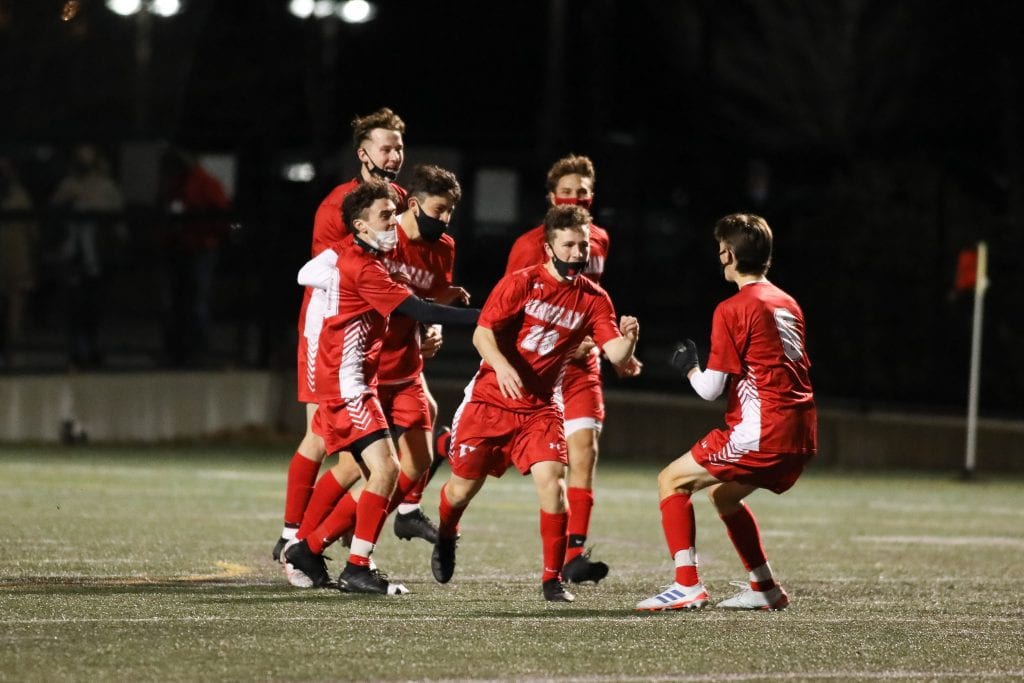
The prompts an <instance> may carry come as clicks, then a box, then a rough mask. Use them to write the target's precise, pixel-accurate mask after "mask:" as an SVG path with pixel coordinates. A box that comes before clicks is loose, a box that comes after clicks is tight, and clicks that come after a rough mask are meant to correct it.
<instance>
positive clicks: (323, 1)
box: [313, 0, 334, 19]
mask: <svg viewBox="0 0 1024 683" xmlns="http://www.w3.org/2000/svg"><path fill="white" fill-rule="evenodd" d="M332 14H334V0H316V2H314V3H313V16H314V17H316V18H317V19H323V18H324V17H329V16H331V15H332Z"/></svg>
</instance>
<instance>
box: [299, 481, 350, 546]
mask: <svg viewBox="0 0 1024 683" xmlns="http://www.w3.org/2000/svg"><path fill="white" fill-rule="evenodd" d="M343 495H345V488H344V487H343V486H342V485H341V484H339V483H338V480H337V479H335V478H334V472H332V471H331V470H327V471H326V472H324V473H323V474H322V475H320V479H318V480H317V482H316V486H315V487H314V488H313V496H312V497H311V498H310V499H309V503H308V504H307V505H306V513H305V514H304V515H302V526H300V527H299V533H298V534H296V536H297V538H307V537H309V534H310V533H312V532H313V529H315V528H316V527H317V526H318V525H319V524H320V523H321V522H323V521H324V520H325V519H327V515H329V514H330V513H331V510H333V509H334V508H335V506H337V505H338V501H339V500H341V497H342V496H343Z"/></svg>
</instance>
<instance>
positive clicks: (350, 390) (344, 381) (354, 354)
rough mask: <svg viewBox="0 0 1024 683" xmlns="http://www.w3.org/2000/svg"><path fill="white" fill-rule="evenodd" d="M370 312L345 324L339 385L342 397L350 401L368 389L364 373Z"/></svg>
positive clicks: (339, 368) (339, 367) (339, 366)
mask: <svg viewBox="0 0 1024 683" xmlns="http://www.w3.org/2000/svg"><path fill="white" fill-rule="evenodd" d="M369 317H370V314H369V313H363V314H362V315H361V316H359V317H358V318H353V319H352V320H351V321H349V323H348V325H346V326H345V333H344V336H343V337H342V338H343V339H344V342H343V343H342V346H341V363H339V364H338V387H339V388H340V390H341V398H342V399H344V400H346V401H350V400H352V399H354V398H358V397H359V396H362V395H363V394H364V393H365V392H366V391H367V386H366V377H365V376H364V374H363V359H364V358H365V357H366V335H367V332H368V331H369V329H370V320H369Z"/></svg>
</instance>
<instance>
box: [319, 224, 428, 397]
mask: <svg viewBox="0 0 1024 683" xmlns="http://www.w3.org/2000/svg"><path fill="white" fill-rule="evenodd" d="M299 284H302V285H306V286H307V287H310V288H313V296H312V300H311V302H310V307H311V309H312V308H313V307H314V306H315V307H316V308H317V309H319V310H320V311H321V312H322V317H323V325H322V326H321V328H320V330H319V333H318V335H317V337H316V340H317V345H318V360H317V364H316V371H315V375H314V377H315V388H314V393H315V396H316V399H317V402H318V403H319V402H321V401H333V402H339V401H340V402H342V403H345V402H348V401H352V400H355V399H357V398H359V397H360V396H363V395H364V394H367V393H371V392H372V391H373V390H374V387H376V385H377V364H378V360H379V357H380V350H381V345H382V342H383V340H384V333H385V330H386V329H387V323H388V316H389V315H391V312H392V311H393V310H395V308H397V307H398V305H399V304H401V303H402V302H403V301H405V300H406V299H407V298H408V297H409V296H410V292H409V289H408V288H407V287H405V286H404V285H400V284H398V283H397V282H395V281H394V280H392V279H391V276H390V275H389V274H388V271H387V270H386V269H385V268H384V264H383V263H382V262H381V260H380V259H379V258H377V257H376V256H375V255H373V254H372V253H370V252H369V251H367V250H365V249H364V248H363V247H362V246H360V245H359V244H357V243H356V242H355V239H354V238H353V236H352V235H347V236H345V238H343V239H342V240H341V241H340V242H338V243H336V244H334V245H333V246H332V247H330V248H328V249H326V250H324V251H322V252H320V254H319V255H318V256H317V257H316V258H314V259H312V260H311V261H309V262H307V263H306V265H305V266H303V267H302V270H301V271H299ZM310 332H312V330H307V338H308V339H309V340H310V342H311V343H312V341H313V338H312V336H311V335H310V334H309V333H310Z"/></svg>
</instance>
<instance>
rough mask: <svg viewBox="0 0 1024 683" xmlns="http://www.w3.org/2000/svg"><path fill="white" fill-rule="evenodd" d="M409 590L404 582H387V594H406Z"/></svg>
mask: <svg viewBox="0 0 1024 683" xmlns="http://www.w3.org/2000/svg"><path fill="white" fill-rule="evenodd" d="M409 592H410V591H409V589H408V588H406V587H405V584H404V583H390V582H389V583H388V595H408V594H409Z"/></svg>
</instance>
